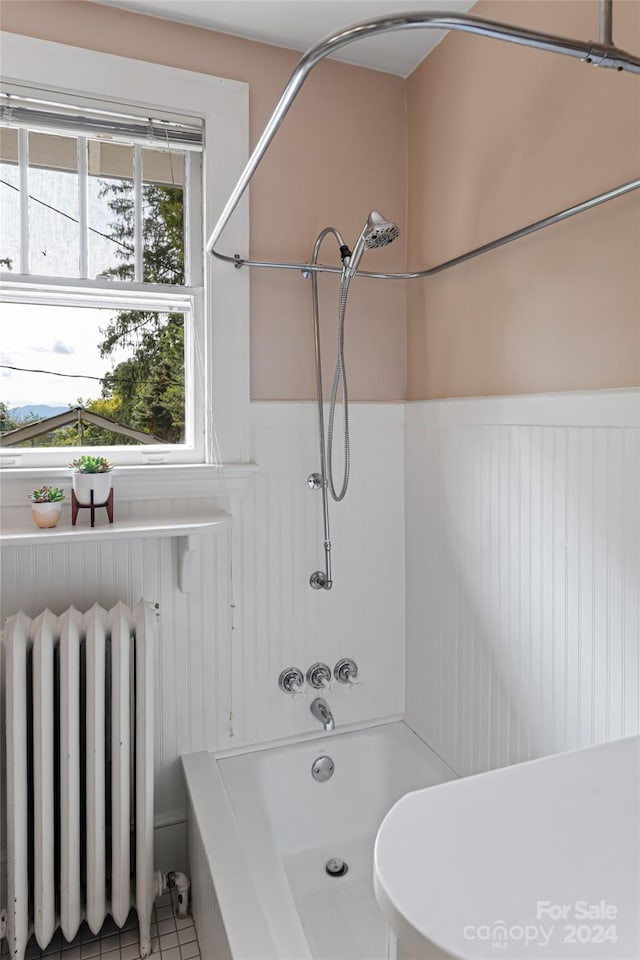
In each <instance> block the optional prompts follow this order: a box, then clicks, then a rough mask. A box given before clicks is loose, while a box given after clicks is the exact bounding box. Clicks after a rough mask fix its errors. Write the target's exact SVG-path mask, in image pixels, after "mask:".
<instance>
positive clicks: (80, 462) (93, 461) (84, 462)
mask: <svg viewBox="0 0 640 960" xmlns="http://www.w3.org/2000/svg"><path fill="white" fill-rule="evenodd" d="M69 466H70V467H71V468H72V469H73V470H75V472H76V473H111V471H112V470H113V464H112V463H111V460H107V459H105V457H92V456H91V455H90V454H83V455H82V456H81V457H76V459H75V460H72V461H71V463H70V464H69Z"/></svg>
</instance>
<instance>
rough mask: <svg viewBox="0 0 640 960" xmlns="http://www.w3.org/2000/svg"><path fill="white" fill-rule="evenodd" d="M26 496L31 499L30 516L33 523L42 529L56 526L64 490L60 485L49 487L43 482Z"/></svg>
mask: <svg viewBox="0 0 640 960" xmlns="http://www.w3.org/2000/svg"><path fill="white" fill-rule="evenodd" d="M28 497H29V500H30V501H31V516H32V517H33V522H34V523H35V525H36V526H37V527H40V528H41V529H43V530H44V529H48V528H50V527H57V525H58V521H59V520H60V517H61V515H62V501H63V500H64V492H63V491H62V490H61V489H60V487H49V486H47V484H45V485H44V486H43V487H40V488H39V489H38V490H34V491H33V493H30V494H29V495H28Z"/></svg>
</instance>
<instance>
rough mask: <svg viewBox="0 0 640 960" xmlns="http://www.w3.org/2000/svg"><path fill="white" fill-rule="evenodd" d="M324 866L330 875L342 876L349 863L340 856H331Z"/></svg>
mask: <svg viewBox="0 0 640 960" xmlns="http://www.w3.org/2000/svg"><path fill="white" fill-rule="evenodd" d="M324 868H325V870H326V871H327V873H328V874H329V876H330V877H344V875H345V873H347V871H348V869H349V865H348V864H347V863H345V861H344V860H341V859H340V857H332V858H331V860H327V862H326V864H325V867H324Z"/></svg>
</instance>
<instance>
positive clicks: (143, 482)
mask: <svg viewBox="0 0 640 960" xmlns="http://www.w3.org/2000/svg"><path fill="white" fill-rule="evenodd" d="M258 469H259V468H258V466H257V464H255V463H226V464H223V465H222V466H215V465H213V464H210V463H198V464H180V463H176V464H170V465H168V464H144V465H138V466H122V467H115V468H114V471H113V488H114V496H115V502H116V508H117V504H118V502H129V501H135V500H144V501H145V502H148V501H149V500H185V499H191V498H197V499H204V498H209V497H214V498H215V497H226V496H228V495H229V494H231V493H241V492H242V491H244V490H245V489H246V488H247V486H248V484H249V482H250V479H251V476H252V475H253V474H254V473H256V471H257V470H258ZM45 483H46V484H49V486H56V487H61V488H62V490H64V492H65V495H66V497H67V500H69V499H70V497H71V470H69V468H68V467H49V468H45V469H43V468H41V467H20V468H7V469H3V470H2V471H0V491H1V494H2V507H3V511H4V510H5V509H6V508H9V507H18V506H20V507H22V506H24V505H25V503H26V498H27V495H28V494H29V493H31V492H32V491H33V490H34V489H35V488H36V487H41V486H42V485H43V484H45Z"/></svg>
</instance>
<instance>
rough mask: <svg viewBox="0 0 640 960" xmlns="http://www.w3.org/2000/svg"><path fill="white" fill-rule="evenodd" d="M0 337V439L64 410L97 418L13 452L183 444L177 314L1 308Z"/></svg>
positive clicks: (181, 330)
mask: <svg viewBox="0 0 640 960" xmlns="http://www.w3.org/2000/svg"><path fill="white" fill-rule="evenodd" d="M0 329H1V334H2V337H1V339H2V352H1V354H0V364H1V365H0V374H1V376H0V386H1V391H0V432H3V433H5V432H7V431H8V430H12V429H17V428H20V427H22V426H24V425H25V422H33V421H34V420H43V419H46V418H48V417H51V416H55V415H57V414H60V413H64V412H66V411H67V410H68V409H69V408H70V407H78V406H79V407H82V408H84V409H85V410H87V411H89V412H90V413H92V414H96V415H97V416H98V417H100V422H99V423H98V424H92V423H89V422H83V423H82V424H81V425H80V426H78V424H77V419H78V418H77V415H76V416H75V417H74V418H72V421H73V422H71V423H70V424H68V425H64V426H62V427H60V428H58V429H55V430H50V431H48V432H45V433H44V434H42V435H38V436H36V437H33V438H30V439H28V440H26V441H25V440H22V439H21V438H20V437H18V438H17V443H16V445H19V446H34V447H42V446H49V447H50V446H78V445H82V446H104V445H122V444H127V445H130V444H139V443H143V442H145V439H146V438H148V441H150V442H157V443H184V437H185V387H184V329H185V314H183V313H149V312H143V311H140V310H126V311H124V310H123V311H120V312H114V311H113V310H107V309H101V308H85V307H77V306H64V307H61V306H41V305H37V304H35V305H34V304H4V305H3V310H2V324H1V327H0ZM15 368H19V369H15ZM118 427H125V428H130V429H131V430H133V431H136V432H139V433H140V434H142V436H131V435H127V434H123V433H122V432H118Z"/></svg>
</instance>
